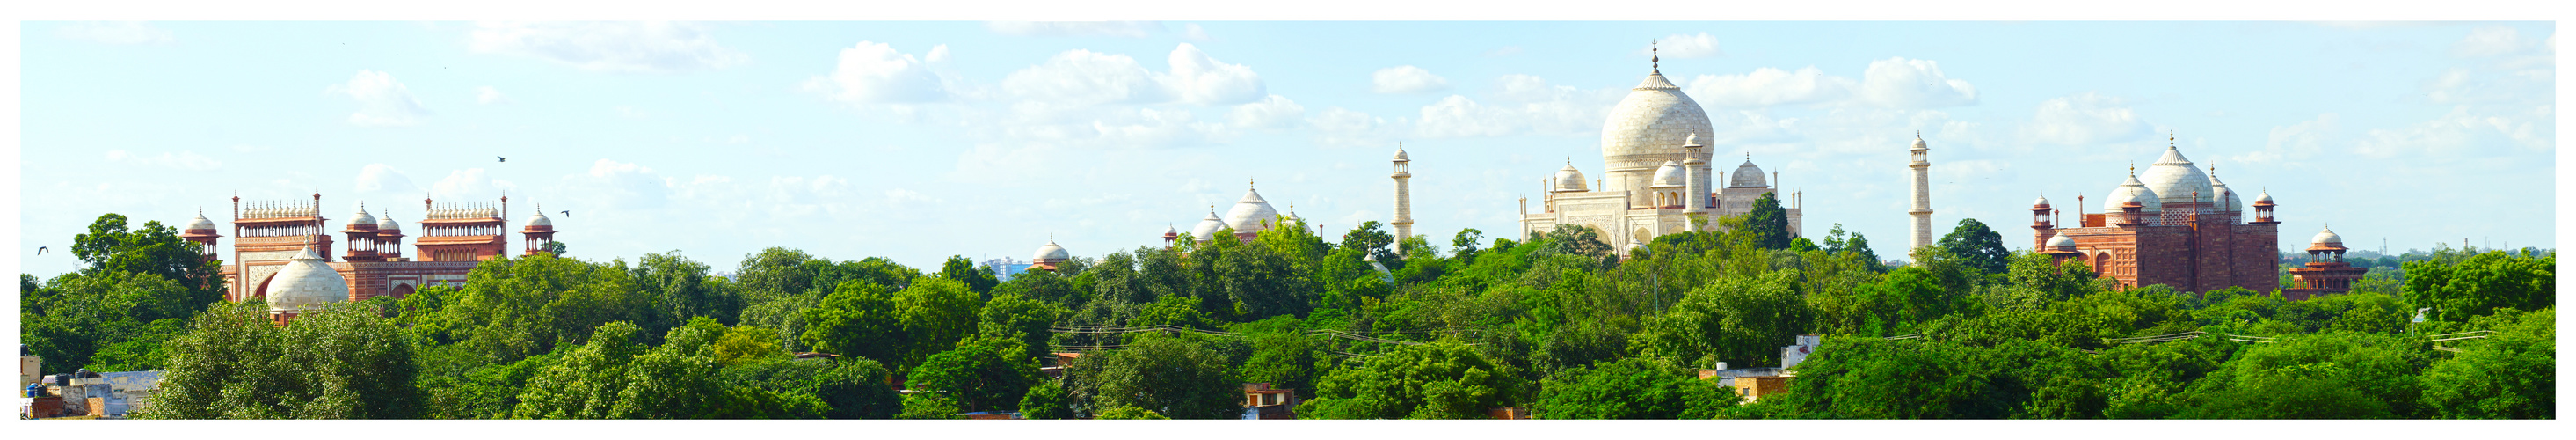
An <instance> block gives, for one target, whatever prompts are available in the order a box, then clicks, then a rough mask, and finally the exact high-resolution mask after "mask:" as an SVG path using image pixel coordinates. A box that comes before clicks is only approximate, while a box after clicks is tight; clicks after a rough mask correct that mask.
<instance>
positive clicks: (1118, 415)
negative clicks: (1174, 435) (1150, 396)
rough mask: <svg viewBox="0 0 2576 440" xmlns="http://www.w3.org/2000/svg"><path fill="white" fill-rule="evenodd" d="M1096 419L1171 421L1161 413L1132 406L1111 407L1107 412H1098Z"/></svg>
mask: <svg viewBox="0 0 2576 440" xmlns="http://www.w3.org/2000/svg"><path fill="white" fill-rule="evenodd" d="M1097 418H1098V419H1100V420H1170V419H1171V418H1170V417H1163V414H1162V413H1157V412H1154V410H1150V409H1144V408H1138V407H1133V406H1117V407H1111V408H1109V409H1107V410H1102V411H1100V416H1099V417H1097Z"/></svg>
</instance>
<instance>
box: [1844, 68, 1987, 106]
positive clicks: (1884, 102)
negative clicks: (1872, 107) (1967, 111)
mask: <svg viewBox="0 0 2576 440" xmlns="http://www.w3.org/2000/svg"><path fill="white" fill-rule="evenodd" d="M1860 96H1861V98H1862V99H1866V100H1868V101H1870V102H1872V103H1876V104H1878V105H1881V106H1885V107H1890V108H1931V107H1950V106H1961V105H1969V104H1976V103H1977V87H1976V86H1974V85H1969V84H1968V82H1967V81H1964V80H1956V79H1950V77H1949V76H1947V75H1943V74H1942V73H1941V64H1940V63H1938V62H1934V61H1932V60H1909V59H1905V58H1902V57H1899V58H1888V59H1884V60H1878V61H1871V62H1869V71H1868V72H1866V73H1863V74H1862V75H1861V85H1860Z"/></svg>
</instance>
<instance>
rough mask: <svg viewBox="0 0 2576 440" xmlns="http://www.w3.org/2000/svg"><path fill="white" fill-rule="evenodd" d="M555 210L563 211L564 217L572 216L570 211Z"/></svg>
mask: <svg viewBox="0 0 2576 440" xmlns="http://www.w3.org/2000/svg"><path fill="white" fill-rule="evenodd" d="M555 212H560V213H563V215H564V218H572V211H555Z"/></svg>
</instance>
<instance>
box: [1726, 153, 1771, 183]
mask: <svg viewBox="0 0 2576 440" xmlns="http://www.w3.org/2000/svg"><path fill="white" fill-rule="evenodd" d="M1726 186H1729V187H1734V188H1759V187H1762V186H1765V185H1764V183H1763V182H1762V167H1758V166H1753V159H1745V160H1744V164H1743V165H1737V166H1736V167H1735V174H1733V177H1728V178H1726Z"/></svg>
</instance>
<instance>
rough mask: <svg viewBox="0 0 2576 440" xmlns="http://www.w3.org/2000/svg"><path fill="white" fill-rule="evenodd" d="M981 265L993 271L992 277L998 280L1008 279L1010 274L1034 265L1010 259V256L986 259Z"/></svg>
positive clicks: (1016, 273) (1018, 272)
mask: <svg viewBox="0 0 2576 440" xmlns="http://www.w3.org/2000/svg"><path fill="white" fill-rule="evenodd" d="M982 266H984V270H988V271H992V272H993V278H995V279H997V280H1000V281H1010V280H1011V276H1012V275H1019V274H1020V273H1021V272H1028V271H1029V268H1030V267H1033V266H1036V265H1035V264H1031V263H1029V262H1024V261H1020V260H1014V259H1011V257H1002V258H991V259H986V260H984V262H983V264H982Z"/></svg>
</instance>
